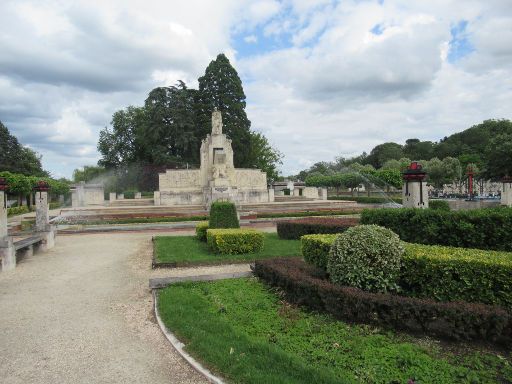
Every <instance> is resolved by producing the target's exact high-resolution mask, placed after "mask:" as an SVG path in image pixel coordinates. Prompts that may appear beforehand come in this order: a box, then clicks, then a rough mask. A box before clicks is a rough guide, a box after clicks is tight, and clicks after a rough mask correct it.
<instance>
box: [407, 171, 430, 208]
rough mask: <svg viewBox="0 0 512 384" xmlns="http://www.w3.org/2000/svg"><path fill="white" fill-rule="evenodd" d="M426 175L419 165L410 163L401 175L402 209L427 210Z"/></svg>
mask: <svg viewBox="0 0 512 384" xmlns="http://www.w3.org/2000/svg"><path fill="white" fill-rule="evenodd" d="M426 176H427V173H426V172H425V171H423V170H422V166H421V164H419V163H417V162H415V161H414V162H412V163H411V165H409V167H407V169H406V170H405V171H404V173H403V180H404V185H403V187H402V205H403V207H404V208H420V209H424V208H428V190H427V182H426V181H425V178H426Z"/></svg>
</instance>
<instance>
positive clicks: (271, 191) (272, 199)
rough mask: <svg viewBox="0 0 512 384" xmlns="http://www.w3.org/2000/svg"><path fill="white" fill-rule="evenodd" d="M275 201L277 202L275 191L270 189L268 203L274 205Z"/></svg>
mask: <svg viewBox="0 0 512 384" xmlns="http://www.w3.org/2000/svg"><path fill="white" fill-rule="evenodd" d="M274 201H275V196H274V189H273V188H269V190H268V202H269V203H273V202H274Z"/></svg>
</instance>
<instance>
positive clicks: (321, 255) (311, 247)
mask: <svg viewBox="0 0 512 384" xmlns="http://www.w3.org/2000/svg"><path fill="white" fill-rule="evenodd" d="M336 236H337V235H336V234H321V235H320V234H318V235H304V236H302V237H301V238H300V250H301V252H302V256H303V257H304V260H305V261H306V262H307V263H309V264H312V265H314V266H315V267H318V268H322V269H327V258H328V256H329V251H330V249H331V245H332V243H334V239H335V238H336Z"/></svg>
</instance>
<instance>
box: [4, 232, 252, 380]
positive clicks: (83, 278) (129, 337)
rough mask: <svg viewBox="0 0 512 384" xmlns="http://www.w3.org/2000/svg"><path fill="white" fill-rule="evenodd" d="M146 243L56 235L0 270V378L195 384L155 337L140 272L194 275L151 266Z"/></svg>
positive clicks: (137, 236) (121, 237)
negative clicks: (46, 247) (51, 243)
mask: <svg viewBox="0 0 512 384" xmlns="http://www.w3.org/2000/svg"><path fill="white" fill-rule="evenodd" d="M180 234H182V233H180ZM150 241H151V233H108V234H87V235H70V236H60V237H58V238H57V242H56V247H55V248H54V249H52V250H50V251H48V252H47V253H39V254H36V255H34V256H32V257H30V258H27V259H26V260H23V261H22V262H20V263H19V264H18V266H17V268H16V269H15V270H14V271H11V272H4V273H1V274H0V381H1V382H2V383H4V384H7V383H9V384H10V383H24V384H26V383H52V384H53V383H204V382H205V380H204V378H202V377H201V376H199V375H198V374H197V373H196V372H195V371H193V370H192V369H191V368H190V367H189V366H188V365H187V363H186V362H184V361H183V360H182V359H181V358H180V357H179V356H178V355H177V353H176V352H175V351H174V350H173V349H172V347H171V346H170V345H169V344H168V342H167V340H166V339H165V338H164V336H163V335H162V333H161V331H160V329H159V328H158V326H157V324H156V321H155V319H154V316H153V313H152V299H151V293H150V291H149V289H148V288H147V287H148V279H149V277H156V276H170V275H175V274H191V273H194V272H190V270H189V271H186V270H184V269H177V270H174V271H162V270H160V271H151V270H150V264H151V248H150ZM229 268H235V269H236V270H239V269H243V268H248V266H247V265H245V266H241V265H237V266H231V267H226V269H227V270H229ZM207 270H208V268H201V270H200V271H197V272H198V274H203V273H210V272H208V271H207ZM213 270H215V271H223V268H222V267H213V269H211V270H210V271H213Z"/></svg>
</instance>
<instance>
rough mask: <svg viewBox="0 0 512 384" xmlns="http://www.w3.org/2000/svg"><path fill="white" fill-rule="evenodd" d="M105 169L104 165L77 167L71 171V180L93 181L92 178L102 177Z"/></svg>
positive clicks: (76, 181)
mask: <svg viewBox="0 0 512 384" xmlns="http://www.w3.org/2000/svg"><path fill="white" fill-rule="evenodd" d="M106 172H107V170H106V169H105V168H104V167H100V166H98V167H96V166H93V165H85V166H84V167H83V168H78V169H75V170H74V171H73V181H74V182H75V183H79V182H80V181H85V182H90V181H92V182H94V179H98V178H100V177H102V176H103V175H104V174H105V173H106Z"/></svg>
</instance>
